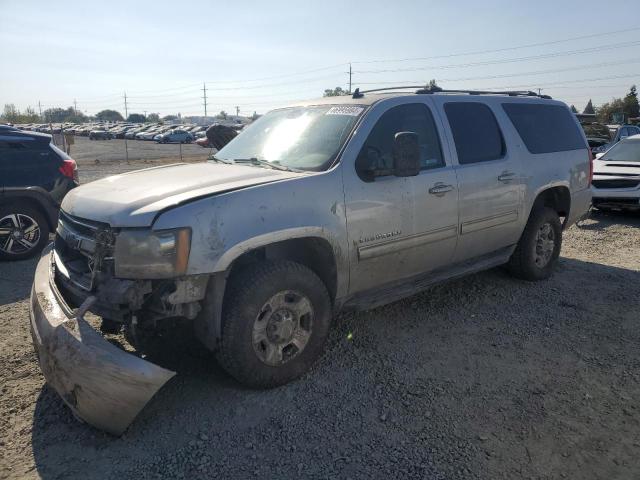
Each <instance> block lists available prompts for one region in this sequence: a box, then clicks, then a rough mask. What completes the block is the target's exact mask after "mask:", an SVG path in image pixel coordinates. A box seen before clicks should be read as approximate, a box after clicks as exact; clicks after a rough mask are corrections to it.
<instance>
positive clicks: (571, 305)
mask: <svg viewBox="0 0 640 480" xmlns="http://www.w3.org/2000/svg"><path fill="white" fill-rule="evenodd" d="M116 142H117V141H111V142H104V143H110V144H111V145H115V144H116ZM92 143H93V142H92ZM160 147H164V146H160ZM197 148H200V147H197ZM200 150H201V151H204V149H200ZM72 153H73V152H72ZM74 156H75V157H76V158H79V156H78V155H75V154H74ZM161 161H169V160H168V159H166V157H165V159H163V160H161ZM80 164H81V178H82V179H83V180H84V181H87V180H89V179H91V178H95V177H96V176H100V175H104V174H105V173H117V172H118V171H122V170H127V169H132V168H140V167H143V166H145V165H146V164H145V163H144V162H142V163H140V162H138V163H135V162H134V163H133V164H131V165H121V164H117V163H114V162H109V165H108V168H106V167H107V166H106V165H94V166H92V167H91V168H89V166H90V161H87V159H84V161H83V160H80ZM83 165H84V166H83ZM34 266H35V260H34V261H25V262H18V263H4V264H0V362H1V366H2V368H1V370H0V389H1V391H2V395H1V397H0V449H1V452H2V454H1V455H0V477H1V478H45V479H48V478H87V477H91V478H160V477H168V478H225V479H226V478H291V477H301V478H354V479H355V478H367V479H370V478H423V479H432V478H433V479H465V478H474V479H475V478H486V479H495V478H509V479H512V478H535V479H538V478H544V479H547V478H549V479H551V478H553V479H555V478H569V479H591V478H601V479H632V478H638V476H639V475H640V474H639V472H640V404H639V403H638V399H640V324H639V322H638V320H639V319H640V318H639V316H640V313H639V312H640V216H638V215H629V214H627V215H623V214H603V213H595V214H593V215H592V216H591V218H590V219H588V220H586V221H584V222H583V223H582V224H581V226H580V227H575V226H574V227H572V228H571V229H570V230H569V231H568V232H566V233H565V240H564V245H563V250H562V258H561V261H560V265H559V268H558V269H557V271H556V273H555V274H554V276H553V277H552V278H551V279H550V280H548V281H545V282H541V283H535V284H533V283H527V282H523V281H518V280H515V279H513V278H510V277H509V276H508V275H507V274H506V273H504V272H503V271H502V270H501V269H494V270H491V271H488V272H484V273H481V274H477V275H473V276H471V277H468V278H465V279H461V280H458V281H453V282H450V283H448V284H445V285H441V286H438V287H436V288H433V289H432V290H430V291H428V292H426V293H422V294H419V295H416V296H414V297H411V298H409V299H406V300H403V301H400V302H396V303H394V304H391V305H388V306H385V307H381V308H377V309H375V310H371V311H369V312H363V313H358V314H344V315H341V316H340V318H338V319H337V321H336V324H335V327H334V329H333V332H332V334H331V337H330V339H329V341H328V344H327V349H326V353H325V355H324V356H323V358H322V359H321V360H320V361H319V362H318V363H317V364H316V366H315V367H314V368H313V370H312V371H311V372H310V373H309V374H307V375H306V376H304V377H303V378H302V379H300V380H299V381H296V382H294V383H292V384H290V385H287V386H284V387H281V388H278V389H275V390H270V391H251V390H247V389H245V388H243V387H241V386H240V385H238V384H237V383H236V382H235V381H234V380H233V379H232V378H230V377H229V376H227V375H226V374H225V373H224V372H223V371H222V370H221V369H220V368H219V367H218V366H217V365H216V363H215V360H214V358H213V356H212V355H210V354H209V353H207V352H206V351H205V350H204V349H203V348H200V347H199V346H197V345H198V344H197V343H195V342H194V340H193V339H192V338H190V335H189V334H188V333H183V334H177V333H176V332H170V333H171V334H170V335H165V336H164V337H162V338H159V339H158V341H157V344H155V345H154V347H153V349H152V352H151V353H150V357H151V358H152V360H153V361H155V362H156V363H160V364H162V365H163V366H165V367H167V368H171V369H174V370H177V371H178V375H177V376H176V377H175V378H174V379H172V380H171V381H170V382H169V383H168V384H167V385H166V386H165V387H164V388H163V389H162V390H161V391H160V392H159V394H158V395H157V396H156V397H155V398H154V399H153V400H152V401H151V402H150V403H149V405H147V407H146V408H145V410H144V411H143V412H142V414H141V415H140V416H139V417H138V419H137V420H136V422H135V423H134V424H133V425H132V427H131V428H130V429H129V430H128V431H127V433H126V434H125V435H124V436H123V437H122V438H113V437H110V436H108V435H106V434H104V433H102V432H99V431H97V430H94V429H92V428H90V427H88V426H86V425H83V424H81V423H79V422H78V421H76V420H75V419H74V418H73V417H72V415H71V413H70V411H69V410H68V409H67V408H66V407H65V406H64V405H63V403H62V401H61V400H60V399H59V398H58V397H57V396H56V394H55V393H54V392H53V391H52V390H51V389H49V388H48V387H47V386H46V385H45V384H44V382H43V378H42V376H41V374H40V371H39V369H38V367H37V364H36V358H35V355H34V353H33V349H32V347H31V340H30V335H29V329H28V294H29V290H30V286H31V280H32V275H33V269H34ZM194 345H195V347H194Z"/></svg>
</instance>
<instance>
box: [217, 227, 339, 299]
mask: <svg viewBox="0 0 640 480" xmlns="http://www.w3.org/2000/svg"><path fill="white" fill-rule="evenodd" d="M265 260H291V261H294V262H297V263H300V264H302V265H304V266H306V267H307V268H309V269H310V270H312V271H313V272H314V273H315V274H316V275H318V277H320V280H322V282H323V283H324V284H325V286H326V287H327V290H328V291H329V296H330V298H331V301H332V302H333V301H334V299H335V297H336V290H337V282H338V280H337V268H336V260H335V257H334V255H333V249H332V248H331V245H330V244H329V242H328V241H326V240H324V239H322V238H318V237H307V238H294V239H291V240H284V241H281V242H277V243H272V244H269V245H266V246H264V247H259V248H256V249H254V250H251V251H249V252H246V253H244V254H242V255H241V256H240V257H238V258H237V259H235V260H234V261H233V263H232V264H231V266H230V268H229V270H228V272H229V274H228V278H232V276H233V274H234V272H237V271H238V270H240V269H242V268H244V267H246V266H247V265H250V264H252V263H256V262H260V261H265Z"/></svg>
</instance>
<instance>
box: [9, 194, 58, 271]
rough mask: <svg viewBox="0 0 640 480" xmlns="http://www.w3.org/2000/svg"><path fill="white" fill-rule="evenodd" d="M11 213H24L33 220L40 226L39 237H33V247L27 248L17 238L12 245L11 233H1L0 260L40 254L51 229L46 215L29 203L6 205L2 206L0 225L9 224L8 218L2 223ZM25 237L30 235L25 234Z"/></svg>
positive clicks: (23, 258) (19, 258) (21, 258)
mask: <svg viewBox="0 0 640 480" xmlns="http://www.w3.org/2000/svg"><path fill="white" fill-rule="evenodd" d="M9 215H22V216H25V217H28V218H29V219H31V220H33V222H34V223H35V224H36V225H37V227H38V237H37V239H35V238H34V239H33V240H34V245H33V247H31V248H26V247H25V246H24V245H23V244H21V243H18V242H16V240H15V239H13V238H12V242H11V245H9V243H8V240H9V235H7V236H6V237H5V236H3V235H0V260H25V259H27V258H31V257H33V256H35V255H37V254H39V253H40V252H41V251H42V249H43V248H44V246H45V245H46V244H47V243H48V242H49V231H50V229H49V224H48V223H47V219H46V218H45V216H44V215H43V214H42V213H40V211H39V210H37V209H35V208H33V207H30V206H28V205H24V206H22V205H17V204H15V205H8V206H5V207H0V227H1V226H2V225H5V226H8V225H9V221H8V220H5V221H4V223H2V221H3V219H5V218H6V217H8V216H9ZM12 223H13V222H12ZM14 226H15V225H14ZM25 238H28V237H27V236H25ZM18 247H21V248H18ZM5 249H6V250H5ZM11 250H13V252H11Z"/></svg>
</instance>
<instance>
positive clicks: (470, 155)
mask: <svg viewBox="0 0 640 480" xmlns="http://www.w3.org/2000/svg"><path fill="white" fill-rule="evenodd" d="M444 111H445V113H446V114H447V119H448V120H449V125H450V126H451V132H452V133H453V141H454V143H455V144H456V151H457V152H458V162H459V163H460V164H461V165H466V164H468V163H478V162H488V161H490V160H496V159H498V158H502V157H504V154H505V151H506V149H505V145H504V139H503V137H502V132H501V131H500V127H499V126H498V121H497V120H496V117H495V116H494V115H493V112H492V111H491V109H490V108H489V107H487V106H486V105H485V104H483V103H475V102H450V103H445V105H444Z"/></svg>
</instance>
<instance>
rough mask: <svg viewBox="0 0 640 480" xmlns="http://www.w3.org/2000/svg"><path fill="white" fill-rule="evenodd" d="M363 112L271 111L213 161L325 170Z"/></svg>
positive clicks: (325, 108) (348, 108) (327, 108)
mask: <svg viewBox="0 0 640 480" xmlns="http://www.w3.org/2000/svg"><path fill="white" fill-rule="evenodd" d="M363 111H364V107H363V106H360V105H338V106H337V105H322V106H313V107H293V108H284V109H280V110H274V111H272V112H269V113H267V114H266V115H264V116H262V117H260V118H259V119H258V120H256V121H255V122H254V123H252V124H251V125H249V126H248V127H247V128H246V129H245V130H244V131H243V132H242V133H241V134H240V135H238V136H237V137H236V138H234V139H233V140H232V141H231V142H229V143H228V144H227V145H226V146H225V147H224V148H223V149H222V150H220V151H219V152H218V153H217V154H216V157H217V158H219V159H221V160H223V161H234V160H249V159H256V160H259V161H266V162H271V163H274V164H278V165H282V166H285V167H290V168H294V169H300V170H313V171H319V170H325V169H326V168H328V167H329V166H330V165H331V163H332V162H333V161H334V160H335V158H336V156H337V155H338V152H339V151H340V148H341V147H342V145H343V144H344V142H345V140H346V139H347V136H348V135H349V133H350V132H351V130H352V129H353V126H354V125H355V123H356V121H357V119H358V117H359V116H360V115H361V114H362V112H363Z"/></svg>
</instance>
